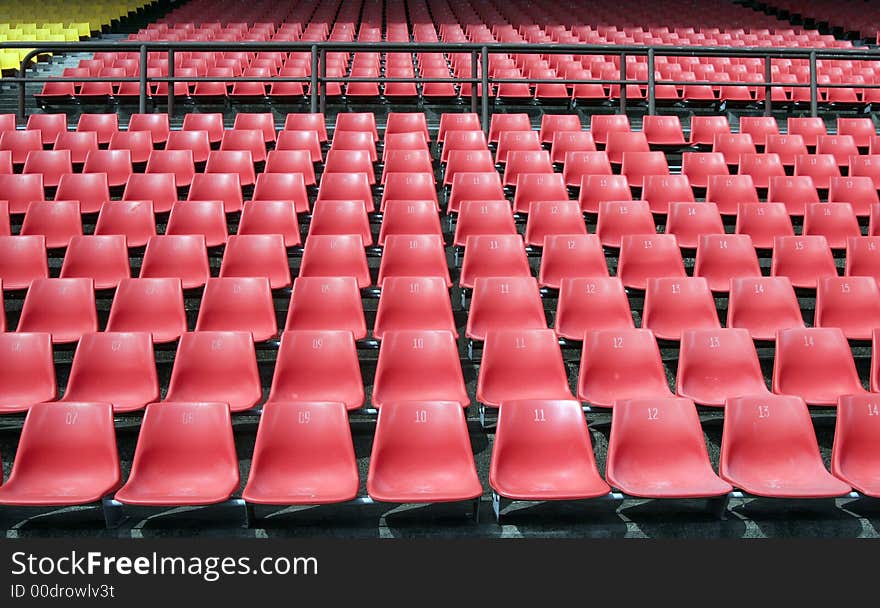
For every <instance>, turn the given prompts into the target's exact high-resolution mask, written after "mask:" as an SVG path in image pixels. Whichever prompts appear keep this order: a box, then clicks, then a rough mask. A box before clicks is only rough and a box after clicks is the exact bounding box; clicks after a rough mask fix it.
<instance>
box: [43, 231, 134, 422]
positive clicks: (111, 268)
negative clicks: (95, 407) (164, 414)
mask: <svg viewBox="0 0 880 608" xmlns="http://www.w3.org/2000/svg"><path fill="white" fill-rule="evenodd" d="M60 276H61V278H62V279H69V278H88V279H92V280H93V281H94V285H95V289H115V288H116V287H117V286H118V285H119V282H120V281H122V280H123V279H128V278H130V277H131V268H129V265H128V247H127V246H126V243H125V237H124V236H122V235H107V236H93V235H89V236H74V237H72V238H71V239H70V243H69V244H68V246H67V252H66V253H65V254H64V263H63V264H62V265H61V275H60ZM77 401H93V399H77ZM97 401H100V399H98V400H97ZM145 405H146V404H145Z"/></svg>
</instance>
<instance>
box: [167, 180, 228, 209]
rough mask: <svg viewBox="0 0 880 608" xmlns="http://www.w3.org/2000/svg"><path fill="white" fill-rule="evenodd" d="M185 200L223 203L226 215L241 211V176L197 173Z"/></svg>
mask: <svg viewBox="0 0 880 608" xmlns="http://www.w3.org/2000/svg"><path fill="white" fill-rule="evenodd" d="M165 175H167V174H165ZM186 198H187V200H188V201H223V209H224V211H225V212H226V213H235V212H236V211H241V206H242V194H241V176H240V175H239V174H238V173H211V174H205V173H197V174H196V175H194V176H193V182H192V185H191V186H190V188H189V194H188V195H187V197H186ZM154 204H155V203H154ZM156 212H157V213H158V212H159V210H158V209H157V210H156Z"/></svg>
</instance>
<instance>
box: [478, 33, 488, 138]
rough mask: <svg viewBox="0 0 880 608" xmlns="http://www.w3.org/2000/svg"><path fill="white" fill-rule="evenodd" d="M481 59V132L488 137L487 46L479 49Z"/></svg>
mask: <svg viewBox="0 0 880 608" xmlns="http://www.w3.org/2000/svg"><path fill="white" fill-rule="evenodd" d="M480 55H481V60H482V63H483V65H482V66H481V70H480V75H481V77H482V78H481V80H482V84H483V90H482V98H483V132H484V133H485V134H486V136H487V137H488V135H489V96H490V93H489V49H488V47H485V46H484V47H483V48H482V49H481V50H480Z"/></svg>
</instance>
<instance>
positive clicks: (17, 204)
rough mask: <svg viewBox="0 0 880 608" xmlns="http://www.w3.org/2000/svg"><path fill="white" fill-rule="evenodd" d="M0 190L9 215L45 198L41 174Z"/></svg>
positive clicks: (1, 183)
mask: <svg viewBox="0 0 880 608" xmlns="http://www.w3.org/2000/svg"><path fill="white" fill-rule="evenodd" d="M0 192H3V197H4V199H6V200H7V201H8V204H9V213H10V215H20V214H22V213H24V212H26V211H27V208H28V205H29V204H30V203H31V202H32V201H41V200H43V198H45V193H44V192H43V176H42V175H39V174H34V175H20V174H15V175H11V174H0ZM501 198H504V196H503V195H502V197H501Z"/></svg>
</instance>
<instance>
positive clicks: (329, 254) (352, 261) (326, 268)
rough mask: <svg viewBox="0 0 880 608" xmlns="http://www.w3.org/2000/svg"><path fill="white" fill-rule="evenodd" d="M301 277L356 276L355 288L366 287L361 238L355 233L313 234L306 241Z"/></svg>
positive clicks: (367, 282)
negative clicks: (356, 284)
mask: <svg viewBox="0 0 880 608" xmlns="http://www.w3.org/2000/svg"><path fill="white" fill-rule="evenodd" d="M299 276H300V277H355V278H356V279H357V283H358V287H359V288H361V289H363V288H365V287H369V285H370V282H371V278H370V271H369V268H368V267H367V257H366V253H365V251H364V243H363V239H362V238H361V236H360V235H357V234H348V235H314V236H312V237H311V238H309V239H307V240H306V244H305V249H304V251H303V257H302V263H301V264H300V269H299Z"/></svg>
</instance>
